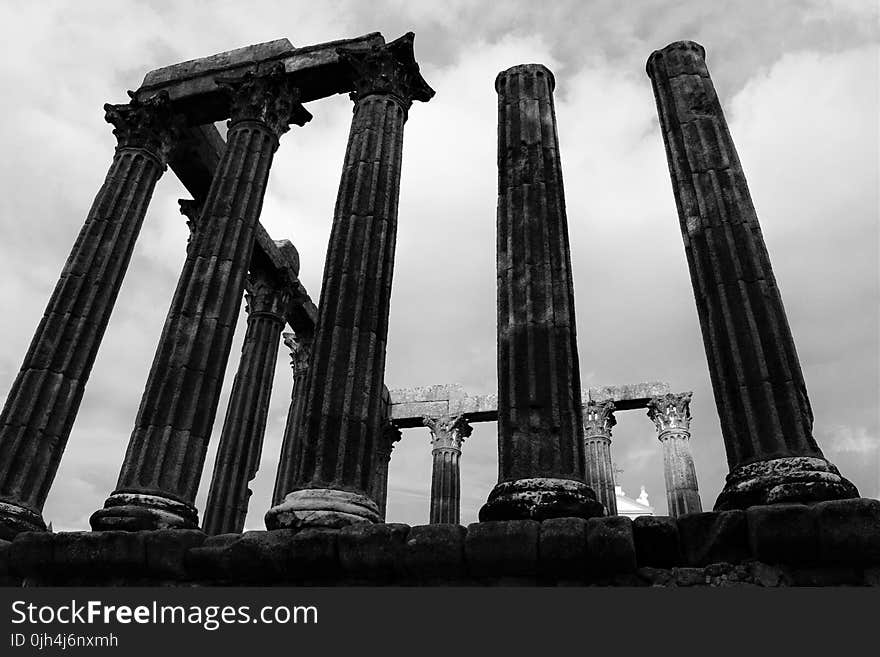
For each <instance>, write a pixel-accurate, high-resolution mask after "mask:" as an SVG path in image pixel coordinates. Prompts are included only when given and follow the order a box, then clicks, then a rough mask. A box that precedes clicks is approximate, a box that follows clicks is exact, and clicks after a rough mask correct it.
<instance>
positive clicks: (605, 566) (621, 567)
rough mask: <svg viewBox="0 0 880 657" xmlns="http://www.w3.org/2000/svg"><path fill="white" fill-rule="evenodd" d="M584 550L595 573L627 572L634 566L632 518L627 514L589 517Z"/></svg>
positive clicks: (634, 567)
mask: <svg viewBox="0 0 880 657" xmlns="http://www.w3.org/2000/svg"><path fill="white" fill-rule="evenodd" d="M587 551H588V553H589V564H590V570H591V571H592V573H593V574H594V575H607V574H611V573H629V572H633V571H635V569H636V547H635V541H634V538H633V522H632V520H631V519H629V518H627V517H626V516H612V517H609V518H590V519H589V521H588V524H587Z"/></svg>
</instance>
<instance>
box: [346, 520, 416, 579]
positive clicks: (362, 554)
mask: <svg viewBox="0 0 880 657" xmlns="http://www.w3.org/2000/svg"><path fill="white" fill-rule="evenodd" d="M408 534H409V526H408V525H401V524H376V525H368V524H360V525H350V526H348V527H343V528H342V529H340V530H339V534H338V541H339V563H340V565H341V566H342V569H343V571H344V572H345V574H346V575H347V576H348V577H350V578H354V579H355V580H357V579H363V580H368V581H370V582H373V583H385V584H387V583H390V582H391V581H392V580H393V579H394V577H395V573H396V572H401V571H403V567H402V566H403V554H404V547H405V545H406V540H407V535H408Z"/></svg>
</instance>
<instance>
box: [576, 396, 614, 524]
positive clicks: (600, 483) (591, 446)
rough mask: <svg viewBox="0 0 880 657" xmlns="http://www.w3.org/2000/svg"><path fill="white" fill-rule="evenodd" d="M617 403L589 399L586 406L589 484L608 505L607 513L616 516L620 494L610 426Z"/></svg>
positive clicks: (586, 447)
mask: <svg viewBox="0 0 880 657" xmlns="http://www.w3.org/2000/svg"><path fill="white" fill-rule="evenodd" d="M615 424H617V420H616V419H615V418H614V402H612V401H606V402H594V401H591V402H588V403H587V405H586V406H584V455H585V462H586V471H587V485H588V486H589V487H590V488H592V489H593V491H594V492H595V493H596V498H597V499H598V500H599V501H600V502H601V503H602V504H604V505H605V509H606V511H607V515H609V516H616V515H617V496H616V495H615V494H614V464H613V463H612V462H611V427H613V426H614V425H615Z"/></svg>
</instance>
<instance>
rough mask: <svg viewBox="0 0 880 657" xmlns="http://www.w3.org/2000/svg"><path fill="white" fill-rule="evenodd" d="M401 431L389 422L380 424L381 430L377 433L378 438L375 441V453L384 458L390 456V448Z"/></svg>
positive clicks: (398, 437) (391, 448)
mask: <svg viewBox="0 0 880 657" xmlns="http://www.w3.org/2000/svg"><path fill="white" fill-rule="evenodd" d="M402 436H403V433H402V432H401V431H400V429H398V428H397V427H396V426H394V425H393V424H392V423H391V422H387V423H385V424H383V425H382V430H381V432H380V433H379V440H378V441H377V442H376V453H377V454H381V455H382V456H383V457H384V458H385V459H386V460H388V459H390V458H391V450H393V449H394V445H395V443H397V442H398V441H399V440H400V439H401V437H402Z"/></svg>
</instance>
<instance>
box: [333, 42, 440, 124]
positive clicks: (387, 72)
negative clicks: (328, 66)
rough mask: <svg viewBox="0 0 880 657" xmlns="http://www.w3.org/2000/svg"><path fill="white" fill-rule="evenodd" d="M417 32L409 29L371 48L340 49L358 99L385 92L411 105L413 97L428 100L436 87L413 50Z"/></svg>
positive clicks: (406, 105)
mask: <svg viewBox="0 0 880 657" xmlns="http://www.w3.org/2000/svg"><path fill="white" fill-rule="evenodd" d="M413 39H415V34H413V33H412V32H407V33H406V34H404V35H403V36H402V37H400V38H399V39H395V40H394V41H392V42H391V43H386V44H385V45H382V46H373V47H372V48H370V49H369V50H350V49H347V48H339V49H337V51H336V52H337V53H339V56H340V57H341V58H342V59H343V61H345V62H346V63H347V64H348V65H349V66H350V67H351V72H352V73H351V75H352V83H353V84H354V92H353V93H352V94H351V98H352V100H354V101H355V102H358V101H360V100H363V99H364V98H366V97H367V96H371V95H374V94H384V95H389V96H393V97H395V98H396V99H397V100H398V101H399V102H400V104H401V105H403V107H404V108H406V109H409V107H410V105H412V102H413V101H414V100H419V101H422V102H423V103H426V102H428V101H429V100H431V98H432V97H433V96H434V90H433V89H431V87H430V86H429V85H428V83H427V82H425V79H424V78H423V77H422V74H421V73H419V65H418V64H417V63H416V58H415V54H414V53H413Z"/></svg>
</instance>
